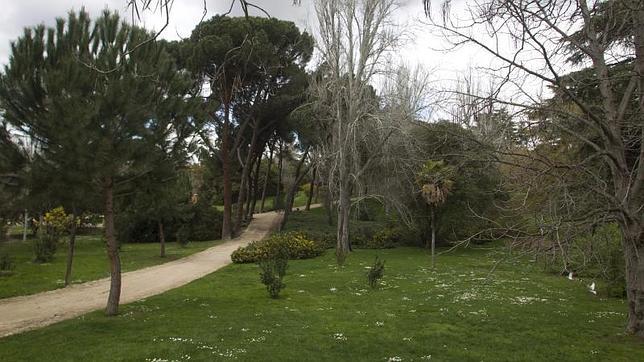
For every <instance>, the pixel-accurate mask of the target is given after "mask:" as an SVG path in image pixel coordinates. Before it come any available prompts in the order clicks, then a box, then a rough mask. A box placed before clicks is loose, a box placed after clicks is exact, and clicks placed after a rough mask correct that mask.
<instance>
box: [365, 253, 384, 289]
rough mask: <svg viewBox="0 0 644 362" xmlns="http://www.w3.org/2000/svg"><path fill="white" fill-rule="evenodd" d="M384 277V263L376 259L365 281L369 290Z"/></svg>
mask: <svg viewBox="0 0 644 362" xmlns="http://www.w3.org/2000/svg"><path fill="white" fill-rule="evenodd" d="M384 275H385V262H384V261H382V260H380V259H379V258H378V257H376V260H375V261H374V263H373V266H371V268H369V271H368V272H367V281H368V282H369V286H370V287H371V288H375V287H376V286H378V281H379V280H380V279H382V277H383V276H384Z"/></svg>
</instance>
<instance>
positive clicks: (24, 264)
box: [0, 235, 217, 298]
mask: <svg viewBox="0 0 644 362" xmlns="http://www.w3.org/2000/svg"><path fill="white" fill-rule="evenodd" d="M216 243H217V242H216V241H208V242H193V243H189V244H188V245H187V246H186V247H181V246H180V245H178V244H177V243H174V242H168V243H166V257H165V258H161V257H159V244H157V243H146V244H143V243H142V244H123V245H122V246H121V265H122V268H123V271H131V270H136V269H141V268H145V267H148V266H152V265H157V264H161V263H165V262H168V261H172V260H175V259H178V258H182V257H184V256H188V255H190V254H193V253H196V252H198V251H201V250H204V249H206V248H208V247H210V246H213V245H215V244H216ZM4 252H8V253H9V255H10V256H11V257H12V259H13V260H14V263H15V269H14V273H13V274H12V275H10V276H0V298H7V297H13V296H18V295H26V294H33V293H38V292H43V291H47V290H53V289H57V288H62V287H63V286H64V282H63V281H64V278H65V263H66V258H67V245H66V244H65V243H61V244H59V246H58V250H57V252H56V255H55V257H54V260H53V261H52V262H51V263H46V264H36V263H33V262H32V261H33V257H34V254H33V246H32V241H31V240H27V241H26V242H23V241H21V240H15V241H8V242H4V243H0V254H2V253H4ZM108 276H109V264H108V260H107V254H106V251H105V246H104V242H103V239H102V236H101V235H81V236H79V237H78V238H77V240H76V251H75V254H74V264H73V271H72V282H73V283H82V282H86V281H90V280H96V279H100V278H105V277H108Z"/></svg>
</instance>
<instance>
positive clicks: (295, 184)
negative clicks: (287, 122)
mask: <svg viewBox="0 0 644 362" xmlns="http://www.w3.org/2000/svg"><path fill="white" fill-rule="evenodd" d="M308 154H309V148H308V147H307V148H306V150H305V151H304V154H303V155H302V159H301V160H300V162H298V163H297V168H296V169H295V180H294V181H293V185H292V186H291V188H290V189H289V191H288V195H287V198H286V205H285V207H284V216H282V222H281V223H280V230H283V229H284V227H285V226H286V223H287V222H288V217H289V215H290V214H291V211H292V210H293V201H294V200H295V194H296V193H297V190H298V185H299V184H300V181H302V178H303V177H304V175H305V174H306V172H301V171H302V165H304V162H305V161H306V157H307V156H308Z"/></svg>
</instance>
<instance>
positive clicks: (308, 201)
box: [305, 167, 317, 211]
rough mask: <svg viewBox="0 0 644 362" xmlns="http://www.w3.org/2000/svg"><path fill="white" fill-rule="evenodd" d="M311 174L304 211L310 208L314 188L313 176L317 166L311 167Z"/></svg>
mask: <svg viewBox="0 0 644 362" xmlns="http://www.w3.org/2000/svg"><path fill="white" fill-rule="evenodd" d="M312 173H313V174H312V175H311V185H310V186H309V198H308V200H306V208H305V210H306V211H309V210H311V202H312V201H313V191H314V189H315V176H316V173H317V167H313V172H312Z"/></svg>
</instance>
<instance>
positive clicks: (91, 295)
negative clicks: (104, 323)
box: [0, 205, 317, 337]
mask: <svg viewBox="0 0 644 362" xmlns="http://www.w3.org/2000/svg"><path fill="white" fill-rule="evenodd" d="M316 206H317V205H316ZM280 220H281V214H278V213H276V212H267V213H262V214H255V215H254V216H253V220H252V222H251V223H250V225H249V226H248V227H247V228H246V230H245V231H244V232H243V233H242V234H241V235H240V236H239V237H237V238H235V239H233V240H231V241H228V242H226V243H223V244H220V245H217V246H213V247H212V248H209V249H206V250H204V251H201V252H199V253H195V254H192V255H190V256H187V257H185V258H181V259H178V260H175V261H171V262H168V263H164V264H160V265H156V266H152V267H148V268H144V269H139V270H135V271H131V272H127V273H123V275H122V278H123V279H122V283H121V286H122V287H121V304H126V303H131V302H134V301H136V300H139V299H143V298H147V297H150V296H153V295H157V294H160V293H163V292H165V291H168V290H170V289H174V288H177V287H180V286H182V285H185V284H188V283H190V282H191V281H193V280H196V279H199V278H201V277H203V276H205V275H207V274H210V273H212V272H214V271H215V270H218V269H220V268H222V267H224V266H226V265H228V264H230V263H231V260H230V254H231V253H232V252H233V251H235V250H236V249H237V248H238V247H240V246H244V245H246V244H248V243H249V242H251V241H253V240H260V239H263V238H264V237H265V236H266V235H267V234H268V233H269V232H270V231H272V230H273V229H274V228H275V227H276V226H277V225H278V222H279V221H280ZM109 288H110V280H109V278H105V279H100V280H96V281H92V282H87V283H83V284H75V285H71V286H69V287H67V288H64V289H56V290H52V291H49V292H43V293H38V294H33V295H28V296H21V297H14V298H7V299H0V337H5V336H8V335H11V334H16V333H20V332H24V331H27V330H31V329H36V328H40V327H44V326H47V325H50V324H53V323H56V322H60V321H63V320H66V319H71V318H74V317H78V316H80V315H82V314H85V313H88V312H91V311H94V310H98V309H102V308H105V303H106V301H107V294H108V291H109Z"/></svg>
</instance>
